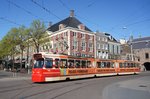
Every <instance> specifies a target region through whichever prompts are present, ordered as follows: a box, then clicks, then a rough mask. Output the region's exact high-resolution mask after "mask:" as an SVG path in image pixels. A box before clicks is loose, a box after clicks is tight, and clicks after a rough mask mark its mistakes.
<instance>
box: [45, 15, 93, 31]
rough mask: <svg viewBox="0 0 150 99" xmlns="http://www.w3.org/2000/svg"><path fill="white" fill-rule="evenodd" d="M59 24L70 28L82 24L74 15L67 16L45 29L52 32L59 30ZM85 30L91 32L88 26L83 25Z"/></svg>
mask: <svg viewBox="0 0 150 99" xmlns="http://www.w3.org/2000/svg"><path fill="white" fill-rule="evenodd" d="M60 24H63V25H64V26H65V27H72V28H78V26H79V25H80V24H82V23H81V22H80V21H79V20H78V19H76V18H75V17H70V16H69V17H68V18H66V19H64V20H62V21H60V22H58V23H56V24H54V25H52V26H51V27H49V28H48V29H47V30H48V31H52V32H55V31H58V30H59V25H60ZM85 30H86V31H90V32H92V31H91V30H90V29H89V28H88V27H86V26H85Z"/></svg>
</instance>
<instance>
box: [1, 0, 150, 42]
mask: <svg viewBox="0 0 150 99" xmlns="http://www.w3.org/2000/svg"><path fill="white" fill-rule="evenodd" d="M32 1H35V2H36V3H38V4H40V5H41V6H43V7H45V8H47V9H48V11H50V12H47V11H45V10H43V9H42V8H41V7H39V6H37V5H36V4H35V3H33V2H32ZM15 5H17V6H15ZM71 9H73V10H75V15H76V16H75V17H76V18H77V19H79V20H80V21H81V22H82V23H84V24H85V25H86V26H87V27H89V28H90V29H91V30H92V31H94V32H95V31H97V30H98V31H100V32H107V33H110V34H111V35H113V36H114V37H115V38H116V39H120V38H125V39H128V38H129V36H130V35H133V36H134V38H137V37H139V36H140V35H141V37H145V36H150V12H149V11H150V0H1V3H0V40H1V39H2V38H3V37H4V36H5V35H6V34H7V32H8V31H9V30H10V29H11V28H12V27H19V25H17V24H20V25H25V26H26V27H29V26H30V24H31V22H32V21H33V20H35V19H41V20H42V21H44V22H45V24H46V25H47V26H48V22H50V21H51V22H52V23H53V24H54V23H56V22H58V21H60V20H62V19H65V18H66V17H68V16H69V13H70V10H71ZM27 12H28V13H27Z"/></svg>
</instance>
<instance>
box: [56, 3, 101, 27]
mask: <svg viewBox="0 0 150 99" xmlns="http://www.w3.org/2000/svg"><path fill="white" fill-rule="evenodd" d="M58 1H59V2H60V3H61V4H62V5H63V6H64V7H65V8H66V9H67V10H69V11H70V8H69V7H68V6H67V5H66V4H65V3H64V2H63V1H62V0H58ZM94 2H95V1H94ZM94 2H93V4H94ZM90 4H91V3H90ZM76 13H78V12H77V11H76ZM75 16H77V17H79V18H81V19H83V20H85V21H87V22H88V23H91V24H93V25H95V26H96V27H99V25H98V24H96V23H94V22H92V21H89V20H88V19H86V18H83V17H81V16H79V15H78V14H75Z"/></svg>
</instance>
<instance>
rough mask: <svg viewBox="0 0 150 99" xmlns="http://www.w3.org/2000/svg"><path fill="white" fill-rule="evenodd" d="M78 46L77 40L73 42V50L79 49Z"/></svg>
mask: <svg viewBox="0 0 150 99" xmlns="http://www.w3.org/2000/svg"><path fill="white" fill-rule="evenodd" d="M77 46H78V42H77V41H76V40H74V42H73V49H77Z"/></svg>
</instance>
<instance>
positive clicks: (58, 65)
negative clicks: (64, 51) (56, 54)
mask: <svg viewBox="0 0 150 99" xmlns="http://www.w3.org/2000/svg"><path fill="white" fill-rule="evenodd" d="M55 65H56V66H55V67H56V68H58V67H60V62H59V59H55Z"/></svg>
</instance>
